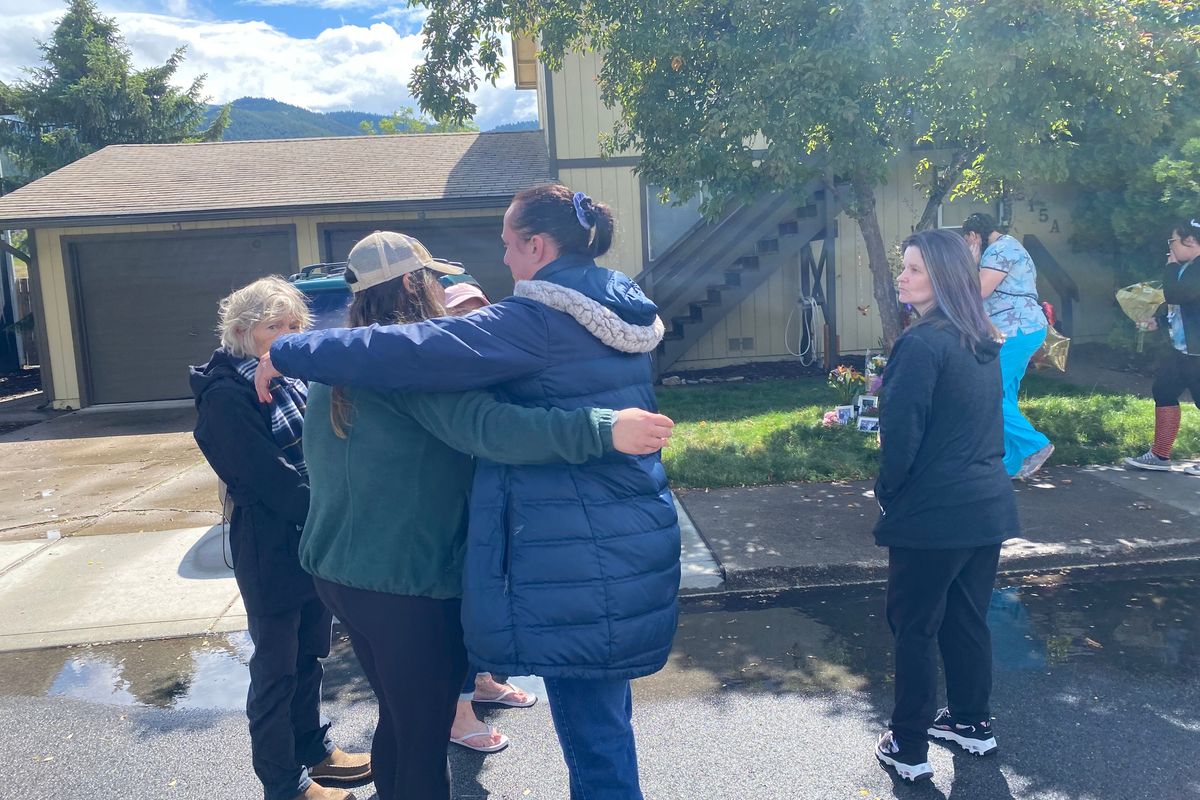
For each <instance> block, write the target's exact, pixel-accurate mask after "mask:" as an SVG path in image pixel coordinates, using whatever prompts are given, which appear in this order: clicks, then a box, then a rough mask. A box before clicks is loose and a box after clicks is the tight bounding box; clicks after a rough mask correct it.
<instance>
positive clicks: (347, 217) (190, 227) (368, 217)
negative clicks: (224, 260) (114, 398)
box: [36, 206, 640, 408]
mask: <svg viewBox="0 0 1200 800" xmlns="http://www.w3.org/2000/svg"><path fill="white" fill-rule="evenodd" d="M504 210H505V209H504V207H500V206H498V207H496V208H494V209H464V210H446V211H428V212H423V213H421V212H415V211H406V212H399V213H388V214H381V213H370V214H324V215H314V216H281V217H256V218H253V219H238V220H213V221H204V222H180V223H157V224H138V225H109V226H104V227H75V228H39V229H38V230H37V234H36V235H37V258H38V271H39V275H40V280H41V287H42V301H43V303H44V304H45V309H46V320H45V325H46V341H47V344H48V346H49V348H48V349H49V353H48V354H47V355H46V356H45V357H46V358H49V359H50V369H51V373H52V375H53V380H54V406H55V408H79V407H80V390H79V380H78V375H77V373H76V359H77V357H78V353H76V351H75V344H74V339H73V337H72V330H73V326H74V325H75V320H74V319H73V314H72V310H71V307H70V302H69V300H68V298H69V295H68V292H67V270H66V265H65V264H64V263H63V252H62V238H63V237H65V236H93V235H111V234H131V233H157V232H168V231H197V230H214V229H217V230H219V229H222V228H243V227H265V226H274V225H292V226H294V228H295V230H296V258H297V263H296V265H295V266H296V268H297V269H299V268H300V267H302V266H304V265H306V264H315V263H317V262H319V261H320V260H321V247H320V239H319V237H318V235H317V226H318V225H320V224H327V223H337V222H371V221H374V220H380V221H385V220H404V219H418V218H424V219H443V218H455V217H480V216H487V215H489V214H495V215H496V216H502V215H503V214H504ZM638 246H639V247H640V240H639V245H638Z"/></svg>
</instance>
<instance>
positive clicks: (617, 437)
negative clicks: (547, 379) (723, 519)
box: [397, 392, 675, 464]
mask: <svg viewBox="0 0 1200 800" xmlns="http://www.w3.org/2000/svg"><path fill="white" fill-rule="evenodd" d="M397 400H398V402H400V403H402V404H403V406H404V409H405V410H406V411H407V412H408V413H409V414H410V415H412V417H413V418H414V419H416V420H417V422H419V423H420V424H421V426H422V427H424V428H425V429H426V430H427V431H429V433H431V434H432V435H433V436H435V437H437V438H438V439H440V440H441V441H443V442H445V443H446V444H447V445H449V446H450V447H453V448H454V449H455V450H461V451H462V452H464V453H470V454H471V455H475V456H480V457H483V458H487V459H490V460H492V461H497V462H500V463H504V464H553V463H560V462H564V461H565V462H567V463H569V464H582V463H584V462H586V461H589V460H591V459H593V458H599V457H600V456H602V455H604V454H605V453H608V452H612V451H613V450H616V451H618V452H622V453H628V454H631V455H646V454H649V453H653V452H656V451H657V450H659V449H660V448H662V447H663V446H664V445H665V444H666V443H667V440H668V439H670V437H671V428H672V427H673V426H674V424H675V423H674V422H672V421H671V419H670V418H669V417H666V416H663V415H662V414H655V413H653V412H650V411H645V410H643V409H640V408H631V409H624V410H622V411H613V410H611V409H597V408H580V409H576V410H574V411H566V410H564V409H560V408H526V407H524V406H517V405H512V404H510V403H502V402H500V401H498V400H496V399H495V398H494V397H492V395H491V394H490V393H488V392H459V393H454V394H436V393H434V394H409V395H401V396H398V398H397Z"/></svg>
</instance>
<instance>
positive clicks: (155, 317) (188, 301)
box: [69, 229, 295, 403]
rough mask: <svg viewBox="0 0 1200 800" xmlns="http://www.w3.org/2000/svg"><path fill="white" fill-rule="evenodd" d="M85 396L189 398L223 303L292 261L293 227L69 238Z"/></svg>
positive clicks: (98, 399) (94, 399)
mask: <svg viewBox="0 0 1200 800" xmlns="http://www.w3.org/2000/svg"><path fill="white" fill-rule="evenodd" d="M69 248H70V256H71V263H72V264H73V266H74V275H75V287H76V297H77V303H78V305H77V306H76V307H77V308H78V309H79V311H80V317H81V320H80V322H81V324H80V336H81V345H82V349H83V352H84V359H85V360H84V378H85V381H86V384H87V395H88V397H87V402H88V403H127V402H138V401H144V400H174V399H179V398H186V397H191V391H190V390H189V388H188V381H187V367H188V365H189V364H201V363H203V362H205V361H207V360H208V357H209V356H210V355H211V354H212V351H213V349H214V348H215V347H216V346H217V337H216V334H215V333H214V331H215V329H216V325H217V302H218V301H219V300H220V299H221V298H222V297H224V296H225V295H227V294H229V293H230V292H231V291H233V290H234V289H237V288H239V287H241V286H244V285H245V284H247V283H249V282H250V281H252V280H254V279H255V278H261V277H262V276H264V275H270V274H272V273H275V274H284V275H286V274H288V273H289V272H291V271H293V270H294V267H295V257H294V255H293V252H294V234H293V232H292V231H291V229H280V230H271V231H267V232H257V233H254V232H252V233H243V232H240V231H237V230H222V231H221V232H219V233H205V234H204V235H192V234H187V233H181V234H175V235H172V236H170V237H161V236H153V235H148V236H142V237H136V236H133V237H128V238H108V237H105V238H103V239H100V238H96V239H79V240H75V241H74V242H72V243H71V244H70V245H69Z"/></svg>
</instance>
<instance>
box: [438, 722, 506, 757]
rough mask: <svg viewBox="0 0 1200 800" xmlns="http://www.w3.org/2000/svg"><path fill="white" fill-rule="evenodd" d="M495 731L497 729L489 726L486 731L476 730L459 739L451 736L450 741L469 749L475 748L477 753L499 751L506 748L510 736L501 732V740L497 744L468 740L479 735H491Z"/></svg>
mask: <svg viewBox="0 0 1200 800" xmlns="http://www.w3.org/2000/svg"><path fill="white" fill-rule="evenodd" d="M493 733H496V729H495V728H488V729H487V730H486V731H475V732H474V733H468V734H467V735H466V736H460V737H459V738H457V739H455V738H454V737H453V736H451V737H450V741H451V742H453V743H454V744H456V745H458V746H459V747H465V748H467V749H468V750H474V751H475V752H476V753H498V752H500V751H501V750H503V749H504V748H506V747H508V737H507V736H505V735H504V734H503V733H501V734H500V741H498V742H496V743H495V744H485V745H474V744H470V743H469V742H468V741H467V740H468V739H474V738H475V737H477V736H491V735H492V734H493Z"/></svg>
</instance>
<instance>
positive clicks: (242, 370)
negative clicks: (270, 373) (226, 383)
mask: <svg viewBox="0 0 1200 800" xmlns="http://www.w3.org/2000/svg"><path fill="white" fill-rule="evenodd" d="M236 369H237V371H238V374H239V375H241V376H242V377H243V378H245V379H246V380H247V381H249V382H250V385H251V386H253V385H254V373H255V372H257V371H258V359H257V358H247V359H245V360H244V361H239V362H237V364H236ZM307 403H308V386H307V385H305V383H304V381H300V380H295V379H293V378H286V377H281V378H275V379H274V380H272V381H271V435H272V436H274V437H275V443H276V444H278V445H279V449H280V450H282V451H283V457H284V458H286V459H287V461H288V463H289V464H291V465H292V466H293V467H295V468H296V472H299V473H300V476H301V477H302V478H305V479H307V478H308V466H307V465H306V464H305V463H304V445H303V443H302V442H301V436H302V435H303V434H304V407H305V405H306V404H307Z"/></svg>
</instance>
